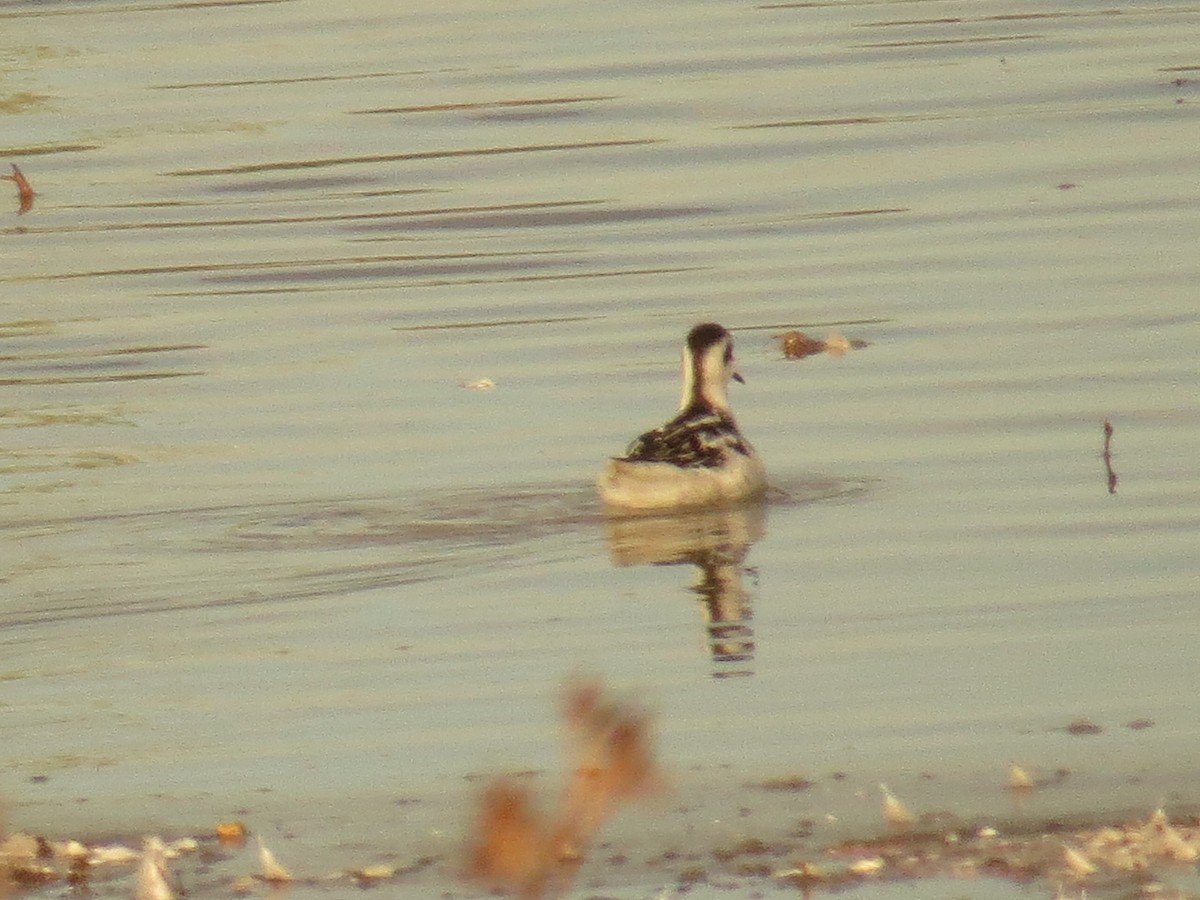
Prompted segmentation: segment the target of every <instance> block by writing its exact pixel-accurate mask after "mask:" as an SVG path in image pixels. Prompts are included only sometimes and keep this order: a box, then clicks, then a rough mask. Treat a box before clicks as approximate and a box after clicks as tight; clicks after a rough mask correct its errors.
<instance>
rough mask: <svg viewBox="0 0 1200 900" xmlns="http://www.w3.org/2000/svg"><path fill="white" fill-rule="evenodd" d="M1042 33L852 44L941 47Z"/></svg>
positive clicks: (1034, 37)
mask: <svg viewBox="0 0 1200 900" xmlns="http://www.w3.org/2000/svg"><path fill="white" fill-rule="evenodd" d="M1044 37H1045V35H1042V34H998V35H990V36H975V37H961V38H930V39H929V40H924V41H881V42H879V43H874V44H852V45H851V47H852V48H853V49H856V50H886V49H893V48H901V47H941V46H946V45H954V44H999V43H1008V42H1011V41H1038V40H1041V39H1042V38H1044Z"/></svg>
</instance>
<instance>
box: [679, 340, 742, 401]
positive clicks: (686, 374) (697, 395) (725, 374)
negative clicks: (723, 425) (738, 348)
mask: <svg viewBox="0 0 1200 900" xmlns="http://www.w3.org/2000/svg"><path fill="white" fill-rule="evenodd" d="M732 377H733V369H732V368H731V367H730V366H728V365H726V364H725V345H724V344H713V345H712V346H710V347H706V348H705V349H704V352H703V353H702V354H701V355H700V357H699V358H698V359H693V358H692V353H691V350H690V349H688V348H687V347H684V350H683V393H682V395H681V396H680V400H679V409H680V410H681V411H682V410H685V409H687V408H688V407H689V406H691V405H693V404H694V403H695V402H696V401H697V400H699V401H702V402H704V403H707V404H708V405H709V406H711V407H712V408H713V409H715V410H717V411H718V412H722V413H725V414H726V415H731V414H732V411H731V410H730V408H729V394H728V388H729V380H730V379H731V378H732Z"/></svg>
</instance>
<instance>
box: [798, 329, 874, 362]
mask: <svg viewBox="0 0 1200 900" xmlns="http://www.w3.org/2000/svg"><path fill="white" fill-rule="evenodd" d="M775 339H776V340H777V341H779V349H781V350H782V351H783V355H784V358H785V359H804V357H806V356H812V355H814V354H816V353H828V354H829V355H830V356H845V355H846V354H847V353H849V352H850V351H851V350H861V349H862V348H863V347H865V346H867V342H866V341H857V340H854V341H851V340H847V339H846V338H844V337H842V336H841V335H840V334H831V335H830V336H829V337H828V338H827V339H826V340H823V341H822V340H819V339H817V338H811V337H809V336H808V335H807V334H805V333H804V332H803V331H785V332H784V333H783V334H777V335H775Z"/></svg>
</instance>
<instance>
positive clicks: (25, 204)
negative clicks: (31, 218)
mask: <svg viewBox="0 0 1200 900" xmlns="http://www.w3.org/2000/svg"><path fill="white" fill-rule="evenodd" d="M10 165H11V166H12V174H11V175H0V180H2V181H11V182H13V183H14V184H16V186H17V199H18V201H19V204H20V205H19V206H18V207H17V215H24V214H25V213H27V212H29V211H30V210H31V209H33V198H34V197H36V196H37V194H36V193H35V192H34V190H33V185H31V184H30V183H29V180H28V179H27V178H26V177H25V175H24V173H22V172H21V170H20V169H18V168H17V164H16V163H10Z"/></svg>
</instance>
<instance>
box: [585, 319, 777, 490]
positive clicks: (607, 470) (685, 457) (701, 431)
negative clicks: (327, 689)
mask: <svg viewBox="0 0 1200 900" xmlns="http://www.w3.org/2000/svg"><path fill="white" fill-rule="evenodd" d="M731 379H733V380H735V381H739V382H741V381H742V376H741V375H739V374H738V373H737V371H736V370H735V369H734V367H733V338H732V337H731V336H730V334H729V332H728V331H726V330H725V329H724V328H722V327H721V326H720V325H717V324H715V323H713V322H705V323H703V324H701V325H697V326H696V327H695V328H693V329H692V330H691V331H690V332H689V333H688V336H687V342H686V343H685V344H684V346H683V397H682V399H681V401H680V404H679V415H677V416H675V418H673V419H671V421H669V422H667V423H666V424H664V425H660V426H659V427H658V428H655V429H654V430H653V431H647V432H646V433H645V434H643V435H641V436H640V437H637V438H634V440H633V441H632V442H631V443H630V445H629V447H628V448H627V449H626V450H625V455H624V456H622V457H615V458H613V459H610V460H609V461H608V463H607V464H606V465H605V467H604V469H603V470H602V471H601V472H600V476H599V478H597V479H596V487H597V488H598V489H599V491H600V497H601V499H602V500H604V502H605V503H607V504H608V505H610V506H613V507H619V508H622V509H628V510H652V509H667V508H671V507H687V506H713V505H717V504H723V503H736V502H738V501H741V500H747V499H749V498H751V497H756V496H758V495H760V494H762V493H763V492H764V491H765V490H766V488H767V473H766V469H765V468H764V467H763V464H762V460H760V459H759V458H758V455H757V454H756V453H755V452H754V448H753V447H752V446H750V442H749V441H747V440H746V439H745V438H744V437H743V436H742V433H741V432H740V431H738V427H737V423H736V422H734V420H733V412H732V411H731V410H730V408H729V398H728V395H727V389H728V387H729V382H730V380H731Z"/></svg>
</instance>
